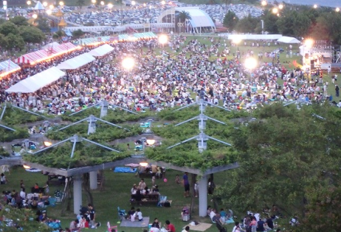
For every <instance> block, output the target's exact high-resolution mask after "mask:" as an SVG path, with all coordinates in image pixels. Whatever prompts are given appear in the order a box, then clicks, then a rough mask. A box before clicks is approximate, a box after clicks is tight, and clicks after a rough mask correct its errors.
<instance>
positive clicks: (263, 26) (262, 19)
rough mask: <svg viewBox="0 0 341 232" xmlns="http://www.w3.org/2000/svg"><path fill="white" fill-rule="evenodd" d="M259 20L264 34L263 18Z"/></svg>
mask: <svg viewBox="0 0 341 232" xmlns="http://www.w3.org/2000/svg"><path fill="white" fill-rule="evenodd" d="M260 22H261V24H262V34H264V20H263V19H261V20H260Z"/></svg>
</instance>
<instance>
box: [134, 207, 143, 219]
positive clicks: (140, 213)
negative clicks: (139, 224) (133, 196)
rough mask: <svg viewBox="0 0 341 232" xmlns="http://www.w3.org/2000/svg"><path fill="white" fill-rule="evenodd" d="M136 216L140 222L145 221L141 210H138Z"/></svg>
mask: <svg viewBox="0 0 341 232" xmlns="http://www.w3.org/2000/svg"><path fill="white" fill-rule="evenodd" d="M134 216H135V218H136V219H137V220H138V221H143V216H142V212H141V210H140V209H139V208H138V209H137V210H136V212H135V214H134Z"/></svg>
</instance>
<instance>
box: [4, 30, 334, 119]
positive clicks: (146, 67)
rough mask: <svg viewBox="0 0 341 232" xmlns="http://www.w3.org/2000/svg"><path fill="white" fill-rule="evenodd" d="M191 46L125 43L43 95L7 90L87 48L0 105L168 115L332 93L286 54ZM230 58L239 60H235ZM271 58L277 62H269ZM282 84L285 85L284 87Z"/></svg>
mask: <svg viewBox="0 0 341 232" xmlns="http://www.w3.org/2000/svg"><path fill="white" fill-rule="evenodd" d="M186 40H187V38H186V37H185V36H174V37H173V39H172V40H171V41H170V42H169V44H168V45H169V47H170V50H171V51H170V52H168V50H166V49H164V50H163V51H162V54H161V55H158V54H159V53H158V54H157V53H156V52H155V49H156V48H157V47H158V46H160V45H159V44H158V42H157V40H155V39H153V40H140V41H135V42H124V43H118V44H115V45H112V46H113V47H114V52H112V53H111V54H109V55H107V56H105V57H102V58H98V59H96V60H95V61H94V62H92V63H90V64H88V65H86V66H84V67H81V68H79V69H77V70H72V71H67V74H66V76H65V77H63V78H61V79H60V80H58V81H57V82H55V83H54V84H52V85H50V86H47V87H45V88H43V89H40V90H39V91H37V92H36V93H33V94H8V93H6V92H5V90H6V89H8V88H9V87H10V86H12V85H13V84H15V83H16V82H18V81H20V80H22V79H25V78H27V77H28V76H32V75H34V74H36V73H39V72H41V71H43V70H45V69H47V68H49V67H52V66H56V65H57V64H59V63H61V62H62V61H65V60H67V59H70V58H72V57H74V56H77V55H79V54H81V53H84V52H87V51H88V50H89V48H83V49H82V50H80V51H77V52H73V53H71V54H67V55H64V56H62V57H58V58H55V59H53V60H51V61H49V62H42V63H39V64H37V65H35V66H33V67H27V68H23V69H22V70H21V71H20V72H17V73H14V74H12V75H11V76H10V77H9V78H7V79H3V80H1V81H0V86H1V90H0V101H1V102H4V101H7V102H11V103H12V104H15V105H17V106H19V107H22V108H26V109H30V110H33V111H38V112H41V113H48V114H54V115H61V114H64V113H65V112H67V111H70V112H75V111H79V110H81V109H83V108H86V107H88V106H91V105H93V104H96V103H99V102H100V101H102V100H103V99H105V100H107V101H108V102H109V104H110V105H119V106H121V107H124V108H128V109H131V110H136V111H143V110H146V109H149V110H154V111H160V110H162V109H164V108H166V107H174V106H181V105H186V104H190V103H192V102H195V101H199V99H200V98H204V99H205V100H206V101H208V102H210V103H212V104H221V105H223V106H224V107H227V108H229V109H236V108H238V109H239V108H246V109H252V108H254V107H257V105H264V104H268V103H270V102H272V101H277V100H280V101H289V100H299V101H301V102H304V103H309V102H310V101H317V102H318V101H322V100H323V99H325V98H326V97H327V95H328V93H327V87H328V82H323V80H322V78H320V77H321V76H322V73H317V74H316V75H314V76H313V77H312V78H311V80H310V82H308V81H307V76H306V74H305V73H304V71H303V70H300V69H296V70H294V69H293V70H290V71H287V70H285V68H284V67H282V65H281V63H280V59H279V55H278V52H279V51H271V49H270V48H267V47H266V46H264V52H263V53H257V54H255V53H254V52H253V47H252V46H250V45H251V44H249V45H248V44H246V45H244V46H249V49H248V51H247V52H240V51H239V50H237V52H236V53H235V54H230V50H231V46H233V45H230V44H229V42H227V41H225V40H223V39H221V38H214V39H213V38H212V39H211V41H210V42H211V43H210V44H206V43H200V42H199V41H198V40H196V39H194V40H190V41H189V42H188V43H186V42H185V41H186ZM269 49H270V50H269ZM227 55H233V57H234V58H233V59H227V58H226V56H227ZM250 56H254V57H256V56H258V57H259V60H260V62H262V63H260V64H259V66H258V67H257V68H256V69H255V70H248V69H247V67H245V66H244V64H243V63H242V60H243V59H245V58H246V57H250ZM125 57H133V58H134V59H135V66H134V67H133V69H132V70H126V69H124V68H123V67H122V60H123V59H124V58H125ZM212 57H217V59H215V60H213V59H211V58H212ZM264 57H267V58H268V60H270V62H263V61H262V60H263V59H264ZM278 79H282V82H283V84H282V85H279V81H278ZM336 80H337V77H336ZM335 84H337V83H336V82H335ZM192 93H194V95H193V94H192Z"/></svg>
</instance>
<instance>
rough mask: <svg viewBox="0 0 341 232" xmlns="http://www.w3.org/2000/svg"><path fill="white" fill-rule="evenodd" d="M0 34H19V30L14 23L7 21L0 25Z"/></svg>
mask: <svg viewBox="0 0 341 232" xmlns="http://www.w3.org/2000/svg"><path fill="white" fill-rule="evenodd" d="M0 34H3V35H4V36H7V35H9V34H13V35H17V34H19V30H18V27H17V26H16V25H15V24H14V23H12V22H10V21H7V22H4V23H3V24H1V25H0Z"/></svg>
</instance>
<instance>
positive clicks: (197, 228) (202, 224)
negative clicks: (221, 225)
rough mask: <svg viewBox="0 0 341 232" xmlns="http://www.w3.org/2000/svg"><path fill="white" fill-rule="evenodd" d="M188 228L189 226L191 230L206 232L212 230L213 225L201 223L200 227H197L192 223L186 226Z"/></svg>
mask: <svg viewBox="0 0 341 232" xmlns="http://www.w3.org/2000/svg"><path fill="white" fill-rule="evenodd" d="M186 226H189V229H190V230H194V231H206V230H207V229H208V228H210V227H211V226H212V224H210V223H203V222H200V223H199V224H198V225H195V226H192V225H191V223H190V224H188V225H186Z"/></svg>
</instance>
